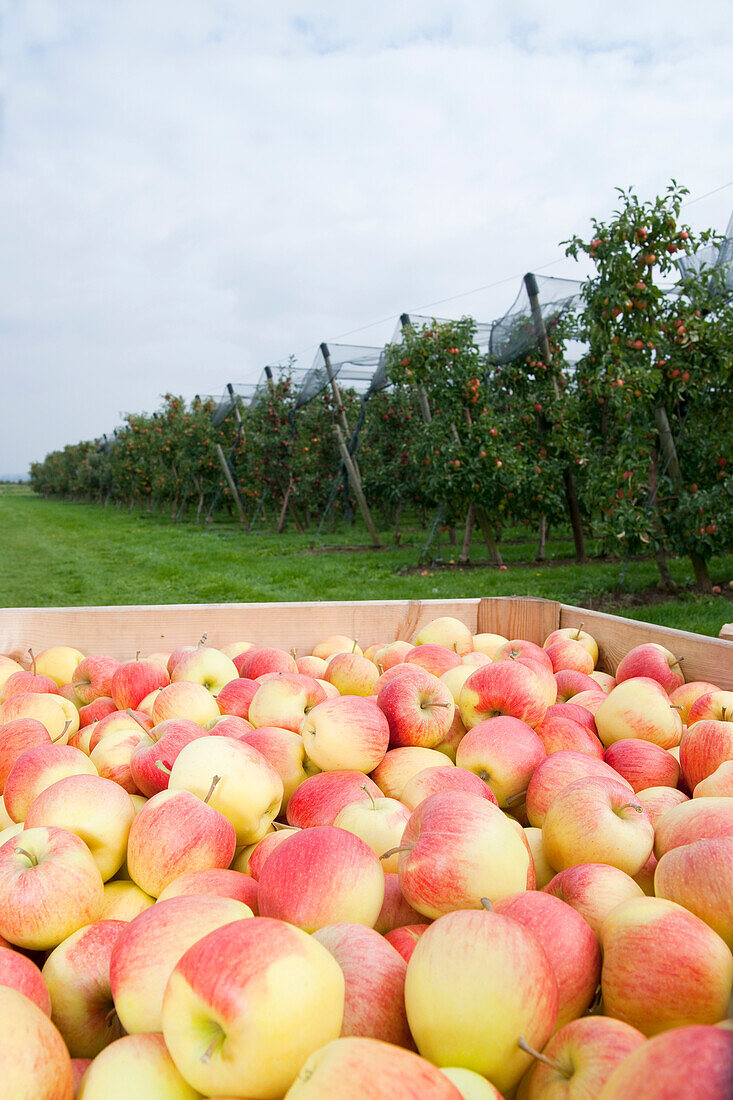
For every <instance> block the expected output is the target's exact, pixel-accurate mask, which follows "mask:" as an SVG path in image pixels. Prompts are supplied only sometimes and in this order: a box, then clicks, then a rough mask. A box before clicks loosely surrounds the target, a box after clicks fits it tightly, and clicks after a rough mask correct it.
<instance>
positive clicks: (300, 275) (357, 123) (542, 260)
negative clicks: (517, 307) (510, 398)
mask: <svg viewBox="0 0 733 1100" xmlns="http://www.w3.org/2000/svg"><path fill="white" fill-rule="evenodd" d="M595 8H596V6H595V5H588V4H587V3H583V4H581V3H576V2H575V0H566V2H564V3H562V4H559V5H555V7H554V8H553V9H552V11H551V13H550V12H548V10H547V7H546V5H545V4H540V3H539V2H537V3H535V2H534V0H523V2H522V3H519V4H516V3H513V4H510V3H508V2H507V3H488V4H487V3H481V2H478V0H476V2H472V3H468V2H464V3H455V2H454V3H441V2H436V0H426V2H424V3H420V4H418V3H412V2H407V3H401V4H388V3H385V2H384V0H377V2H376V3H375V2H372V3H370V4H366V3H361V2H359V3H352V4H349V5H344V4H342V3H341V4H336V3H312V2H301V3H293V2H290V0H284V2H282V3H279V4H277V5H273V4H271V3H269V4H264V3H261V2H259V0H254V2H251V0H250V2H244V0H241V2H235V0H220V2H217V0H177V2H176V3H173V2H172V0H159V2H158V3H156V4H152V5H151V4H150V3H149V2H148V3H142V2H137V0H128V2H120V3H117V4H98V3H92V2H90V0H87V2H84V0H37V2H34V0H26V2H25V3H24V4H22V5H13V6H12V7H11V8H10V10H9V12H8V14H7V15H6V22H5V27H4V44H3V50H4V57H3V63H4V71H5V77H4V104H3V106H4V111H3V130H2V138H1V140H2V144H1V146H0V199H1V200H2V207H3V211H4V218H3V221H2V225H1V226H0V248H2V252H3V256H4V261H5V262H4V263H3V265H2V274H0V356H1V357H2V363H3V373H4V387H3V388H4V401H3V404H2V408H3V412H2V414H0V416H1V417H2V422H0V473H10V472H15V471H21V470H23V469H24V468H25V466H26V465H27V464H28V462H30V461H31V460H33V459H36V458H42V457H43V455H44V454H45V453H46V452H47V451H49V450H51V449H55V448H56V447H59V446H63V445H64V444H65V443H67V442H73V441H76V440H78V439H80V438H93V437H95V436H98V435H100V434H101V433H102V432H104V431H109V430H111V428H113V427H114V426H115V424H116V423H118V422H119V417H120V414H121V413H122V412H123V411H126V410H140V409H147V410H148V411H152V410H153V409H154V408H155V407H156V406H157V404H158V402H159V397H160V395H161V394H162V393H164V392H165V391H167V390H171V391H174V392H182V393H184V394H185V395H186V396H187V397H190V396H192V395H193V394H194V393H197V392H200V393H208V392H219V391H221V389H222V388H223V386H224V384H225V383H226V382H227V381H230V380H231V381H235V382H237V381H247V380H252V379H254V378H256V377H257V376H258V375H259V373H260V370H261V368H262V367H263V365H264V364H265V363H269V362H275V361H277V360H280V359H285V358H286V357H287V356H288V354H290V353H291V352H296V351H301V349H302V350H303V360H304V361H305V362H306V363H307V364H309V363H310V360H311V357H312V349H313V347H314V346H315V345H317V344H318V342H319V341H321V340H323V339H326V340H329V339H331V340H333V339H335V338H336V337H337V336H338V335H339V334H340V333H344V332H348V331H349V330H351V329H355V328H358V327H359V326H361V325H364V324H367V323H369V322H371V321H374V320H376V319H378V318H393V317H394V316H395V315H397V314H399V313H400V312H402V311H403V310H405V309H407V310H410V309H415V308H417V307H420V306H423V305H424V303H427V302H432V301H436V300H438V299H441V298H444V297H448V296H451V295H455V294H458V293H460V292H462V291H467V290H470V289H471V288H473V287H479V286H484V285H486V284H488V283H492V282H494V281H496V280H501V279H503V278H504V277H506V276H509V275H512V274H514V273H521V272H523V271H524V270H526V269H528V268H532V267H536V266H541V265H543V264H547V263H549V262H552V261H555V260H561V257H562V249H560V248H559V247H558V242H559V241H560V240H562V239H563V238H565V237H568V236H569V235H570V234H572V233H573V232H583V231H584V230H585V228H586V227H587V225H588V222H589V219H590V217H591V216H592V215H598V216H601V217H603V216H606V215H607V214H608V213H609V212H610V210H611V209H612V208H613V205H614V201H615V194H614V187H615V186H617V185H622V186H626V185H630V184H633V185H635V186H636V188H637V189H638V191H639V192H640V194H642V195H643V196H645V197H646V196H651V195H653V194H656V193H657V192H658V191H659V190H661V189H662V188H664V187H665V186H666V183H667V182H668V180H669V179H670V177H675V178H677V179H678V180H679V181H681V182H683V183H685V184H687V186H689V187H690V188H691V189H692V190H693V192H694V193H696V194H702V193H704V192H705V191H707V190H711V189H712V188H714V187H716V186H717V185H719V184H721V183H724V182H727V180H728V179H729V177H730V176H731V171H730V163H729V155H728V142H729V134H730V128H731V118H730V109H729V104H730V102H731V91H732V89H731V84H733V77H732V75H731V72H732V70H731V66H730V64H729V56H730V53H729V51H730V32H729V10H728V6H727V5H724V4H722V3H715V2H711V3H706V4H705V5H704V7H702V8H701V9H700V10H698V11H697V12H696V16H695V19H691V18H690V16H689V10H688V8H687V7H686V6H685V7H683V5H682V4H681V3H679V2H678V0H673V2H670V3H667V4H661V3H656V2H653V3H647V4H643V5H642V4H638V2H637V3H634V4H632V3H629V2H627V0H622V2H620V3H617V4H616V5H614V7H613V8H612V9H607V11H606V12H605V13H602V14H599V13H598V12H597V11H596V10H595ZM731 205H733V189H731V190H730V191H729V192H728V193H727V194H726V193H725V192H722V193H721V195H720V196H717V197H715V198H712V199H711V200H709V201H707V202H705V203H700V204H699V205H697V206H692V207H691V208H690V219H691V220H692V221H693V224H695V225H700V226H703V225H706V224H709V223H715V224H717V225H718V226H719V227H721V228H722V226H723V225H724V224H725V223H726V222H727V215H728V212H729V209H730V206H731ZM548 270H549V271H550V272H551V273H556V274H566V275H573V274H575V272H574V269H573V265H572V264H571V263H569V262H568V261H562V262H560V263H559V264H558V265H557V266H556V267H553V268H551V269H548ZM515 292H516V287H515V286H514V285H503V286H499V287H497V288H496V289H495V290H493V291H490V292H482V293H480V294H475V295H472V296H468V297H466V298H464V299H461V300H459V301H457V302H455V303H453V306H452V308H453V309H454V311H456V312H457V313H460V312H461V311H463V310H466V311H471V312H473V313H474V314H475V315H476V316H478V317H479V318H480V319H483V320H490V319H491V318H492V317H493V316H497V315H499V314H501V313H502V312H503V311H504V309H505V308H507V307H508V305H509V304H510V302H511V301H512V299H513V297H514V294H515ZM393 325H394V321H393V320H392V319H390V320H388V321H385V323H384V324H383V325H382V326H375V327H374V328H371V329H368V330H367V331H366V332H365V333H363V334H361V335H359V336H356V337H354V339H358V341H359V342H364V343H371V342H374V343H379V342H381V341H383V340H385V339H388V338H390V337H391V334H392V329H393ZM19 408H25V409H27V412H26V413H25V415H24V416H23V417H19V416H18V409H19Z"/></svg>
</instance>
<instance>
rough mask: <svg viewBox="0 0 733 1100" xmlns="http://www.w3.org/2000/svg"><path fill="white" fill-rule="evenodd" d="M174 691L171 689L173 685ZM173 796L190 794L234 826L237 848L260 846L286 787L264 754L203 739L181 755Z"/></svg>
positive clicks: (173, 776)
mask: <svg viewBox="0 0 733 1100" xmlns="http://www.w3.org/2000/svg"><path fill="white" fill-rule="evenodd" d="M171 686H172V685H171ZM168 790H169V791H176V790H186V791H190V792H191V793H192V794H195V795H196V796H197V797H198V798H200V799H203V800H204V801H208V803H209V805H210V806H211V807H213V809H215V810H218V811H219V812H220V813H222V814H223V815H224V817H226V818H228V819H229V821H231V823H232V825H233V826H234V829H235V831H236V837H237V844H238V845H241V844H255V843H256V842H257V841H258V840H260V839H261V838H262V837H263V836H264V835H265V833H266V832H267V830H268V828H269V826H270V822H271V821H272V820H273V819H274V818H275V817H277V815H278V813H279V812H280V806H281V804H282V797H283V782H282V779H281V778H280V776H279V775H278V773H277V771H276V770H275V768H273V766H272V764H270V763H268V761H267V760H265V758H264V756H263V755H262V753H259V752H257V750H256V749H253V748H252V746H251V745H246V744H245V743H244V742H243V741H235V740H234V738H232V737H215V736H211V735H210V736H208V737H199V738H197V739H196V740H195V741H190V742H189V744H188V745H184V747H183V748H182V749H181V751H180V752H179V754H178V756H177V757H176V759H175V761H174V763H173V767H172V769H171V774H170V779H169V781H168Z"/></svg>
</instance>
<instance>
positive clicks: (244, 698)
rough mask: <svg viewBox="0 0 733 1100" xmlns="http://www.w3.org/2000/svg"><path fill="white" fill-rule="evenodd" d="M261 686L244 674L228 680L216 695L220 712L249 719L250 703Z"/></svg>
mask: <svg viewBox="0 0 733 1100" xmlns="http://www.w3.org/2000/svg"><path fill="white" fill-rule="evenodd" d="M261 686H262V685H261V684H259V683H258V682H257V681H256V680H249V679H247V677H246V676H238V677H237V678H236V680H230V681H229V683H228V684H225V685H224V687H223V688H222V689H221V691H220V692H219V694H218V695H217V697H216V701H217V704H218V706H219V710H220V712H221V713H222V714H233V715H236V716H237V717H238V718H246V719H249V708H250V704H251V703H252V700H253V699H254V697H255V695H256V694H257V692H258V691H259V690H260V687H261Z"/></svg>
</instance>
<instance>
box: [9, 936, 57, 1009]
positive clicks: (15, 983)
mask: <svg viewBox="0 0 733 1100" xmlns="http://www.w3.org/2000/svg"><path fill="white" fill-rule="evenodd" d="M0 986H9V987H10V988H11V989H17V991H18V993H22V994H23V995H24V996H26V997H28V999H29V1000H31V1001H33V1003H34V1004H35V1005H37V1006H38V1008H40V1009H41V1011H42V1012H44V1013H45V1014H46V1016H50V1015H51V996H50V994H49V992H48V986H47V985H46V983H45V982H44V980H43V977H42V975H41V971H40V970H39V969H38V967H37V966H36V964H35V963H34V962H32V961H31V960H30V959H29V958H27V957H26V956H25V955H21V953H20V951H13V950H11V949H10V948H9V947H2V946H0Z"/></svg>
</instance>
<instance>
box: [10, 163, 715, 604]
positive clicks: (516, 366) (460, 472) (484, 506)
mask: <svg viewBox="0 0 733 1100" xmlns="http://www.w3.org/2000/svg"><path fill="white" fill-rule="evenodd" d="M619 194H620V200H621V201H620V204H619V209H618V210H617V211H616V212H615V213H614V215H613V216H612V218H611V219H610V220H608V221H607V222H601V221H594V222H593V223H592V233H591V234H589V236H588V239H587V240H586V239H583V238H581V237H574V238H573V239H572V240H570V241H568V242H566V246H567V252H568V254H569V255H571V256H575V257H580V256H581V255H582V256H584V257H586V258H587V260H588V261H589V262H590V265H591V268H592V274H591V276H590V277H589V278H588V279H587V280H586V282H585V284H584V287H583V308H582V309H580V310H579V311H577V312H576V313H574V314H572V315H570V316H565V317H563V318H561V319H560V321H559V323H556V322H555V323H553V325H552V326H551V328H550V331H549V333H547V334H546V335H547V337H548V338H547V339H546V340H543V339H542V336H543V335H545V334H544V333H543V332H542V331H540V330H539V329H538V331H537V332H536V336H537V340H536V343H537V348H536V350H534V351H532V352H531V353H530V354H529V355H522V356H519V357H517V358H516V359H514V360H512V361H509V362H500V363H499V362H492V361H491V359H490V358H488V357H487V356H486V354H485V353H483V352H481V351H480V350H479V348H478V346H477V344H476V338H475V337H476V332H475V324H474V322H473V321H472V320H471V319H470V318H463V319H462V320H460V321H451V322H446V323H441V324H437V323H433V324H432V325H428V326H425V327H424V328H422V329H419V330H415V329H411V328H408V329H406V330H405V331H404V333H403V337H402V340H401V342H400V343H399V344H394V345H391V346H390V347H389V348H388V349H387V353H388V373H389V377H390V380H391V383H392V384H391V386H390V387H389V388H388V389H386V390H383V391H382V392H380V393H378V394H376V395H374V396H373V397H372V398H371V399H370V400H369V402H368V403H367V404H366V407H365V408H364V409H361V410H360V400H359V398H358V397H357V395H356V394H354V393H353V392H351V391H348V390H347V391H344V392H343V394H342V401H343V406H344V411H345V414H346V417H347V420H348V422H349V425H350V427H351V428H353V427H354V426H355V425H356V424H357V420H359V421H360V423H361V430H360V433H359V435H358V449H357V450H356V452H355V457H356V459H357V462H358V465H359V472H360V479H361V485H362V488H363V491H364V494H365V497H366V499H367V501H368V504H369V507H370V509H371V510H372V511H373V512H375V513H376V514H377V516H378V518H379V519H380V520H381V523H382V525H386V524H388V523H394V522H395V521H397V522H399V516H400V515H401V514H403V513H404V510H405V509H407V510H408V511H412V512H414V511H415V510H416V509H417V510H419V511H420V512H421V513H422V514H423V515H424V516H426V517H427V516H430V515H436V516H437V517H438V518H439V519H440V522H441V523H443V524H445V525H449V526H451V527H454V528H456V529H457V530H458V531H460V532H461V533H465V534H464V548H463V553H464V556H467V554H468V552H469V551H468V547H469V543H470V536H471V533H472V532H473V531H474V530H478V531H479V532H480V534H481V535H482V536H483V538H484V539H485V540H486V543H487V545H488V547H489V551H490V553H491V556H492V558H493V560H494V561H495V562H496V563H497V564H498V563H500V562H501V552H500V547H499V545H498V544H497V543H498V536H499V533H500V531H501V529H502V527H503V526H504V525H505V524H506V523H511V522H518V521H519V522H522V523H526V524H529V525H530V526H532V527H533V528H534V529H535V530H536V532H537V535H538V540H539V541H538V554H539V556H542V553H543V543H544V538H545V536H546V533H547V530H548V529H549V528H550V527H552V526H554V525H559V524H563V525H564V524H569V525H570V527H571V528H572V531H573V536H574V541H575V548H576V555H577V557H578V559H579V560H583V558H584V556H585V538H586V536H587V535H588V533H589V531H590V530H592V531H593V534H594V535H595V536H596V537H598V536H600V537H601V538H603V540H604V542H605V544H606V546H607V547H609V548H612V549H614V550H616V551H617V552H620V553H622V554H627V555H629V554H636V553H653V555H654V556H655V558H656V560H657V563H658V566H659V570H660V575H661V578H662V581H663V582H665V583H668V584H671V581H670V578H669V572H668V567H667V558H668V556H670V555H687V556H688V557H689V558H690V560H691V562H692V565H693V568H694V571H695V575H696V578H697V582H698V585H699V586H700V587H701V588H703V589H707V588H709V587H710V578H709V575H708V568H707V563H708V561H709V560H710V558H711V557H712V556H713V555H714V554H716V553H722V552H725V551H728V550H730V549H731V548H732V547H733V478H732V477H731V461H733V457H732V456H733V418H732V417H731V415H730V411H731V409H732V408H733V309H732V308H731V304H730V302H729V301H728V300H727V299H726V297H725V296H724V294H723V293H722V291H721V289H720V288H719V287H717V285H716V283H715V280H714V278H713V276H712V275H711V274H709V273H707V272H705V271H704V270H703V272H702V274H697V275H695V274H693V275H689V276H688V277H687V278H685V279H682V280H680V278H679V269H678V268H677V267H676V264H675V260H676V258H677V256H678V254H680V253H682V252H683V251H684V252H687V253H690V252H694V251H695V250H696V249H697V248H698V247H700V246H701V245H702V244H704V243H707V242H708V241H709V240H710V239H711V234H710V233H702V234H699V235H695V234H693V232H692V230H691V229H690V228H689V226H686V225H684V224H683V223H682V222H681V220H680V208H681V204H682V200H683V197H684V194H685V191H684V189H682V188H679V187H678V186H677V185H675V184H672V185H671V186H670V188H669V189H668V191H667V192H666V193H665V194H664V195H663V196H661V197H658V198H656V199H654V200H653V201H651V202H642V201H640V200H639V199H638V198H637V196H636V195H635V194H634V193H633V192H620V193H619ZM675 281H676V282H677V286H676V289H675V292H674V293H670V292H669V290H670V284H671V283H674V282H675ZM570 339H573V340H574V341H581V342H582V346H583V347H584V349H585V351H584V354H583V355H582V357H581V358H580V360H579V361H577V362H575V363H573V364H571V363H570V362H568V360H567V359H566V357H565V354H564V349H565V346H566V343H567V341H568V340H570ZM360 411H361V412H362V413H363V415H362V417H361V418H360V417H359V413H360ZM339 412H340V410H337V409H336V408H335V404H334V398H333V396H332V393H331V391H330V390H328V391H327V392H326V393H325V394H323V395H321V396H319V397H318V398H316V399H315V400H313V401H312V402H311V403H310V404H308V405H306V406H305V407H303V408H300V409H297V410H296V394H295V388H294V385H293V381H292V379H291V377H290V376H289V375H288V374H287V372H286V373H284V374H283V375H281V376H280V378H279V379H278V380H276V381H273V384H272V386H271V387H270V388H269V389H268V390H267V391H266V392H265V393H264V394H263V395H262V396H261V397H260V399H259V400H258V401H257V402H256V403H255V404H253V405H252V406H250V407H248V408H246V409H243V410H241V419H240V418H239V417H237V416H235V415H234V413H232V415H230V416H229V417H228V418H227V419H226V420H225V421H224V422H223V423H222V424H220V425H219V426H218V427H214V426H213V424H212V415H211V413H212V409H211V406H210V405H207V404H204V403H201V402H199V401H197V402H194V403H193V404H187V403H185V402H184V401H183V400H182V399H181V398H180V397H174V396H171V395H167V396H166V398H165V400H164V403H163V406H162V408H161V409H160V410H159V411H158V412H156V413H155V414H153V415H152V416H147V415H129V416H127V417H126V419H125V423H124V425H123V426H122V428H121V429H119V430H118V432H117V436H116V440H115V441H114V444H113V445H111V446H102V445H100V443H99V441H94V442H85V443H79V444H76V445H74V446H69V447H66V448H65V449H64V450H63V451H60V452H55V453H53V454H50V455H48V456H47V457H46V459H45V460H44V461H43V462H40V463H36V464H35V465H34V466H33V467H32V471H31V475H32V482H33V486H34V488H35V489H36V491H38V492H39V493H43V494H46V495H54V496H62V497H67V498H74V499H87V500H97V501H115V502H117V503H118V504H119V503H124V504H126V505H128V506H130V507H135V506H143V507H147V508H166V509H170V510H171V513H172V514H173V515H177V516H184V515H188V516H191V517H193V516H194V515H195V516H196V517H197V518H199V519H202V518H205V517H208V518H211V517H212V515H213V514H215V513H216V512H217V511H219V510H222V509H224V510H228V511H229V512H231V513H232V514H234V503H235V501H234V497H233V494H232V492H231V489H230V487H229V485H230V480H233V483H234V485H235V487H236V491H237V495H238V497H239V502H238V504H237V507H238V508H239V509H241V512H240V518H243V516H244V517H246V520H247V522H248V523H249V525H250V526H251V525H252V524H254V523H255V522H266V523H268V524H272V525H276V526H277V528H278V529H281V528H282V527H283V526H284V525H285V524H286V523H291V524H293V525H294V526H296V527H297V528H299V529H303V528H308V527H312V526H313V525H314V524H315V523H316V522H317V521H318V519H319V518H320V517H321V516H322V515H323V513H324V511H325V510H326V509H327V508H333V510H334V511H333V513H332V514H335V513H337V512H338V510H339V509H341V508H344V507H348V499H349V498H348V495H347V494H345V493H344V492H343V491H342V490H341V489H340V487H339V483H340V481H341V459H340V456H339V452H338V449H337V446H336V443H335V440H334V434H333V425H334V422H335V419H336V418H337V413H339ZM222 457H224V458H225V460H226V462H227V463H228V473H229V477H226V476H225V471H224V468H223V466H222ZM337 490H338V491H337Z"/></svg>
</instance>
